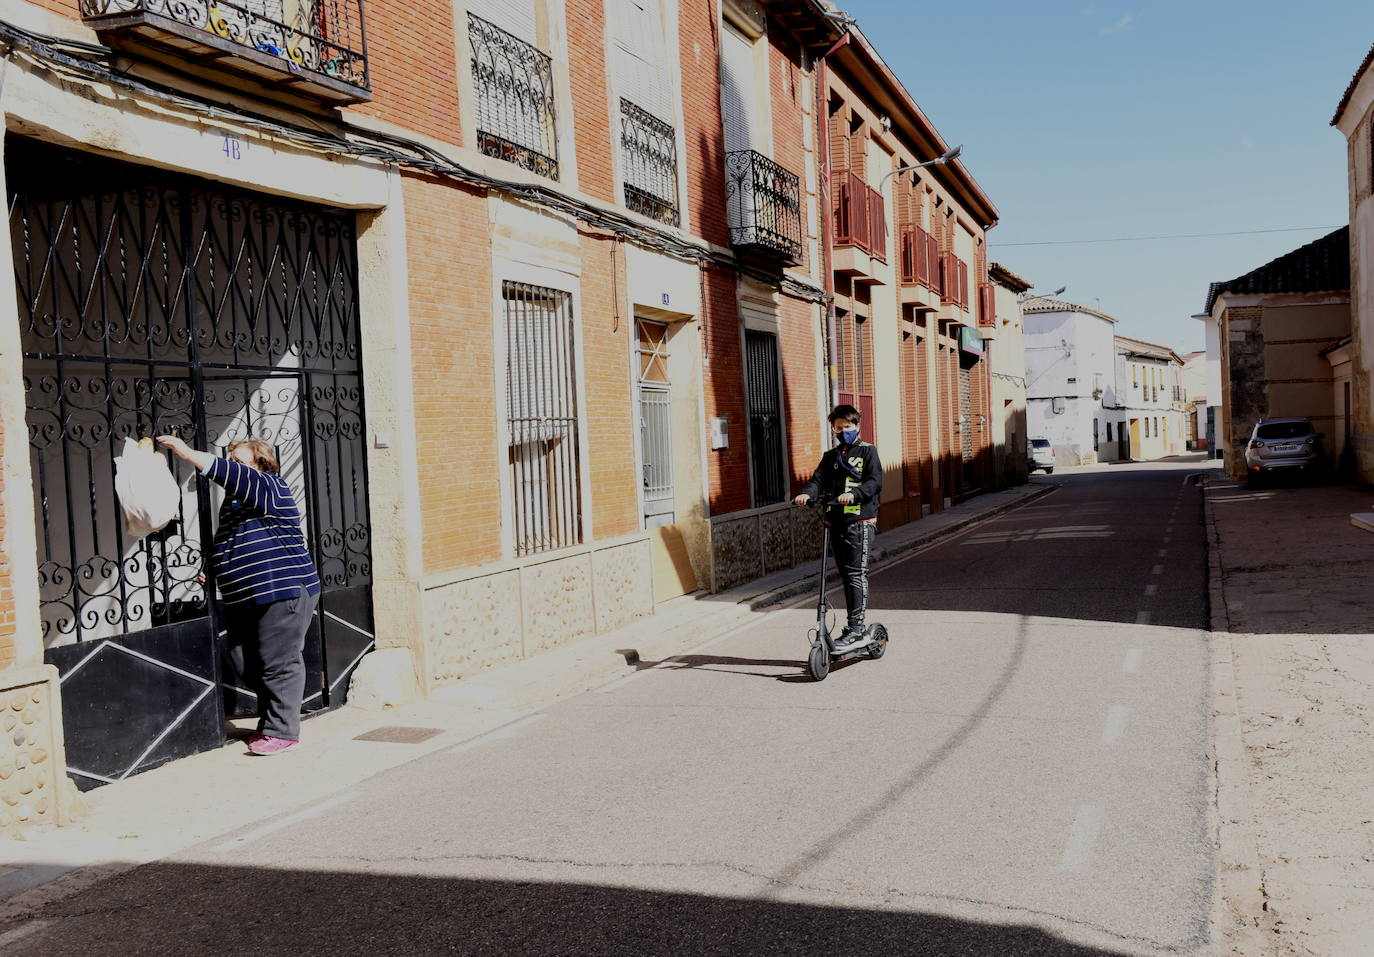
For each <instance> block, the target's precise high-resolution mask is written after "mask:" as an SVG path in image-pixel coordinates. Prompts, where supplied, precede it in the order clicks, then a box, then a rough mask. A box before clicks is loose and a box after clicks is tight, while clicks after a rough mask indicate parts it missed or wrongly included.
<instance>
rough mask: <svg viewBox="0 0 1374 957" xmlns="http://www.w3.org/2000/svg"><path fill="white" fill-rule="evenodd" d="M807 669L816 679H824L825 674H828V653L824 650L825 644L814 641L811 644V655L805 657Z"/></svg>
mask: <svg viewBox="0 0 1374 957" xmlns="http://www.w3.org/2000/svg"><path fill="white" fill-rule="evenodd" d="M806 667H807V670H809V671H810V672H811V677H812V678H814V679H816V680H817V681H824V680H825V676H826V675H828V674H830V653H829V652H827V651H826V650H825V645H824V644H822V643H820V642H816V644H814V645H812V646H811V655H810V657H808V658H807V659H806Z"/></svg>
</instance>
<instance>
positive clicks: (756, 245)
mask: <svg viewBox="0 0 1374 957" xmlns="http://www.w3.org/2000/svg"><path fill="white" fill-rule="evenodd" d="M725 210H726V219H727V222H728V224H729V226H730V245H732V246H734V247H735V248H737V249H748V250H751V251H753V252H757V253H761V254H763V255H765V256H767V257H769V258H772V259H776V260H777V261H779V262H781V263H783V264H786V265H789V266H792V265H796V264H797V263H799V262H801V261H802V208H801V180H800V179H799V178H798V177H797V174H796V173H793V172H792V171H791V170H787V169H784V168H783V167H781V166H779V165H778V164H777V163H775V162H773V161H772V160H770V159H769V158H768V157H766V156H764V155H763V154H762V153H756V152H755V151H754V150H734V151H733V152H730V153H726V154H725Z"/></svg>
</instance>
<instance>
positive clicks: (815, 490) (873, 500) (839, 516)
mask: <svg viewBox="0 0 1374 957" xmlns="http://www.w3.org/2000/svg"><path fill="white" fill-rule="evenodd" d="M861 418H862V417H861V416H860V414H859V410H858V409H856V408H854V406H852V405H837V406H835V408H834V410H832V411H831V413H830V428H831V431H833V432H834V433H835V442H836V445H835V447H834V448H833V449H831V450H830V451H828V452H826V453H825V454H824V455H823V456H821V464H820V465H818V466H816V471H815V472H814V473H813V474H812V475H811V480H810V481H809V482H807V483H806V484H805V485H803V486H802V487H801V491H800V492H799V493H798V494H797V497H796V498H795V499H793V501H794V502H795V503H796V504H798V505H806V504H807V503H808V502H810V501H811V500H812V499H813V498H816V497H817V496H820V497H821V500H822V501H826V502H834V503H835V504H833V505H831V506H830V507H828V508H827V509H826V512H825V519H824V520H825V522H826V523H827V524H829V525H830V546H831V548H830V550H831V554H832V555H834V557H835V565H836V567H838V568H839V570H840V577H841V578H842V580H843V581H844V604H845V608H846V610H847V611H848V612H849V624H848V625H847V626H846V627H845V629H844V631H843V632H842V633H841V634H840V637H839V639H838V640H837V641H836V642H835V650H836V651H843V650H844V648H845V647H846V646H848V645H852V644H854V643H856V642H859V641H862V640H863V637H864V618H865V617H866V616H867V613H868V555H869V552H870V551H872V549H873V536H874V534H875V533H876V532H877V529H878V494H879V493H880V492H881V491H882V490H883V464H882V462H880V461H879V460H878V450H877V449H876V448H874V447H873V446H872V445H870V444H869V443H867V442H864V441H863V440H861V439H860V438H859V422H860V421H861Z"/></svg>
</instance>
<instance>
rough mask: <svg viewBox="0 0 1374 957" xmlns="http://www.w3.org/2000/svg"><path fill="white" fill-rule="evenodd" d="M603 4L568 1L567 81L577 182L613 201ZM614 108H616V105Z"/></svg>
mask: <svg viewBox="0 0 1374 957" xmlns="http://www.w3.org/2000/svg"><path fill="white" fill-rule="evenodd" d="M605 11H606V6H605V3H604V2H601V0H569V2H568V4H567V17H568V54H569V57H568V77H569V80H570V81H571V84H572V111H573V125H574V126H575V128H576V131H577V135H576V136H575V140H576V142H577V179H578V183H579V184H580V185H581V187H582V191H583V192H585V193H587V194H588V195H591V196H595V197H596V198H597V199H601V200H605V201H606V202H616V201H617V198H616V196H615V167H614V164H613V162H612V159H611V157H612V155H613V152H612V151H613V150H614V149H615V142H614V141H613V140H612V139H611V120H610V114H609V113H608V111H607V103H606V100H607V97H608V96H609V87H608V85H607V79H606V44H605V39H604V38H605V36H606V12H605ZM616 108H617V110H618V109H619V104H617V105H616Z"/></svg>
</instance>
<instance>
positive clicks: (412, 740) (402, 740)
mask: <svg viewBox="0 0 1374 957" xmlns="http://www.w3.org/2000/svg"><path fill="white" fill-rule="evenodd" d="M443 733H444V729H443V728H407V727H405V726H403V725H387V726H385V727H381V728H373V729H372V730H371V731H368V732H366V733H364V734H360V735H358V736H357V737H356V738H354V739H353V740H354V741H384V742H386V743H387V744H419V743H420V742H421V741H428V740H429V739H430V738H432V737H434V736H435V735H436V734H443Z"/></svg>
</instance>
